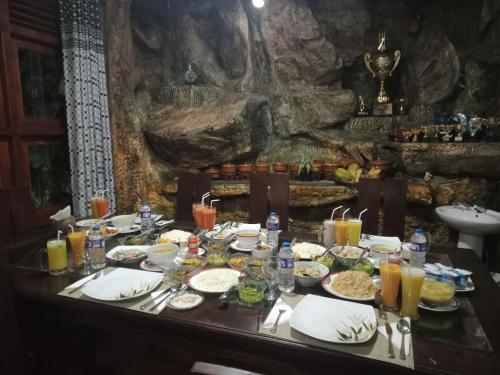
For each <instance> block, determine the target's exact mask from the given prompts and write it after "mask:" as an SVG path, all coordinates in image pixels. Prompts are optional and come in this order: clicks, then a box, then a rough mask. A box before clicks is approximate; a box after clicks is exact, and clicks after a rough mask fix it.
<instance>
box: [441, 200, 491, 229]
mask: <svg viewBox="0 0 500 375" xmlns="http://www.w3.org/2000/svg"><path fill="white" fill-rule="evenodd" d="M436 212H437V214H438V216H439V218H440V219H441V220H443V221H444V222H445V223H446V224H448V225H449V226H450V227H452V228H453V229H456V230H458V231H459V232H463V233H469V234H475V235H479V236H480V235H485V234H494V233H500V213H498V212H495V211H492V210H486V212H484V213H483V212H476V210H474V209H461V208H457V207H453V206H441V207H438V208H436Z"/></svg>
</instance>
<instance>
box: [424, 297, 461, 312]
mask: <svg viewBox="0 0 500 375" xmlns="http://www.w3.org/2000/svg"><path fill="white" fill-rule="evenodd" d="M418 307H420V308H421V309H424V310H430V311H437V312H449V311H455V310H457V309H458V308H459V307H460V302H458V299H456V298H455V297H453V299H452V300H451V301H450V302H448V303H447V304H446V305H440V306H430V305H427V304H426V303H424V302H422V301H420V302H419V303H418Z"/></svg>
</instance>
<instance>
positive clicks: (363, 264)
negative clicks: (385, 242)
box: [349, 258, 375, 276]
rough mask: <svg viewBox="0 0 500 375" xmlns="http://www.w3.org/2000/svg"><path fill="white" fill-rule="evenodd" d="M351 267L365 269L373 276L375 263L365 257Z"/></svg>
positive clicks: (356, 269) (358, 269)
mask: <svg viewBox="0 0 500 375" xmlns="http://www.w3.org/2000/svg"><path fill="white" fill-rule="evenodd" d="M349 269H350V270H351V271H363V272H366V273H367V274H368V275H370V276H371V275H373V271H374V269H375V265H374V264H373V262H372V261H370V260H369V259H368V258H363V259H360V260H359V262H358V263H356V264H353V265H352V266H350V267H349Z"/></svg>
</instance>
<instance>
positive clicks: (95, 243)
mask: <svg viewBox="0 0 500 375" xmlns="http://www.w3.org/2000/svg"><path fill="white" fill-rule="evenodd" d="M89 242H90V248H91V249H99V248H102V247H104V238H98V239H95V240H90V241H89Z"/></svg>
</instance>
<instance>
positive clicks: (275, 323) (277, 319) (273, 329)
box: [271, 309, 286, 334]
mask: <svg viewBox="0 0 500 375" xmlns="http://www.w3.org/2000/svg"><path fill="white" fill-rule="evenodd" d="M285 311H286V310H285V309H280V310H279V314H278V316H277V317H276V321H275V322H274V325H273V328H271V333H273V334H274V333H276V330H277V329H278V324H279V322H280V318H281V315H283V313H285Z"/></svg>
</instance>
